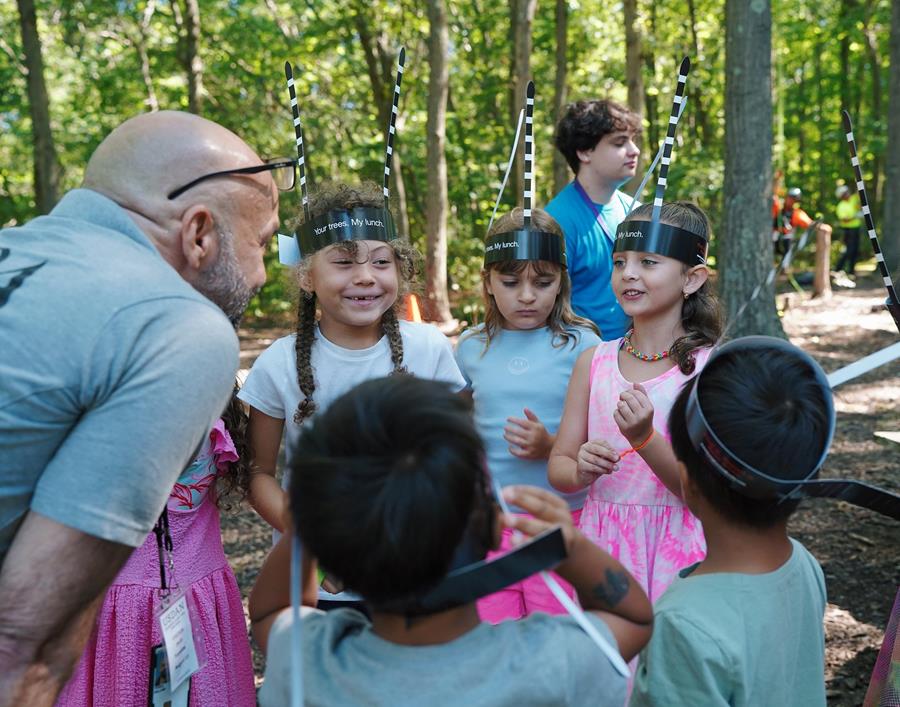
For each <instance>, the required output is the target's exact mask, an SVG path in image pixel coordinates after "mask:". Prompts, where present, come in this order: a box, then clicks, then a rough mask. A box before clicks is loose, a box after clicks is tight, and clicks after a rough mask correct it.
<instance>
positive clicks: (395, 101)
mask: <svg viewBox="0 0 900 707" xmlns="http://www.w3.org/2000/svg"><path fill="white" fill-rule="evenodd" d="M405 63H406V49H405V48H404V47H400V56H399V57H397V80H396V81H395V82H394V94H393V97H392V99H391V117H390V119H389V120H388V132H387V148H386V150H385V154H384V183H383V185H382V189H383V191H384V208H385V209H387V208H388V206H389V203H390V197H391V192H390V188H389V187H388V180H389V178H390V176H391V161H392V160H393V158H394V134H395V133H396V132H397V106H399V105H400V82H401V81H402V80H403V65H404V64H405Z"/></svg>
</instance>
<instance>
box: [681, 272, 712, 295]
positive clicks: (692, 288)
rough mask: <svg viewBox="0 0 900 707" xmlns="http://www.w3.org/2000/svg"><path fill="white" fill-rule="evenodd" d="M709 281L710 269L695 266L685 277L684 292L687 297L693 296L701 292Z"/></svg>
mask: <svg viewBox="0 0 900 707" xmlns="http://www.w3.org/2000/svg"><path fill="white" fill-rule="evenodd" d="M708 279H709V268H708V267H706V266H705V265H695V266H694V267H692V268H690V269H689V270H688V271H687V274H686V275H685V281H684V288H683V291H684V293H685V294H686V295H692V294H694V293H695V292H696V291H697V290H699V289H700V288H701V287H703V285H704V284H705V283H706V281H707V280H708Z"/></svg>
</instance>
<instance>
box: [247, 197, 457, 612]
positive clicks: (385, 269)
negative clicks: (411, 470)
mask: <svg viewBox="0 0 900 707" xmlns="http://www.w3.org/2000/svg"><path fill="white" fill-rule="evenodd" d="M383 207H384V195H383V192H382V189H381V187H378V186H377V185H375V184H372V183H365V184H362V185H360V186H356V187H353V186H348V185H343V184H340V185H336V186H332V187H326V188H323V189H321V190H320V191H319V192H318V193H317V194H314V195H312V197H311V199H310V205H309V219H308V223H307V219H304V220H303V221H301V224H300V225H301V228H302V227H303V225H304V223H306V224H307V225H309V224H312V225H315V224H317V223H320V222H321V223H322V227H323V228H325V229H327V227H328V226H329V225H333V224H332V223H331V222H329V220H328V219H329V217H330V216H332V215H334V218H335V219H336V220H337V222H338V223H340V221H341V220H342V221H345V222H346V221H349V219H350V218H351V217H352V215H353V214H354V213H359V212H361V211H362V210H368V211H366V212H365V213H369V214H375V216H377V219H378V220H379V221H388V220H389V219H390V214H389V213H388V212H387V210H386V209H384V208H383ZM375 216H373V217H372V218H370V219H369V220H376V218H375ZM340 230H341V229H340V228H335V229H330V230H326V234H330V233H332V232H335V233H338V232H340ZM375 235H379V233H378V232H376V231H373V236H372V237H373V238H374V236H375ZM379 237H381V236H379ZM385 237H388V236H385ZM317 248H318V249H316V250H310V251H306V252H304V253H303V259H302V260H301V261H300V263H299V264H298V266H297V279H298V282H299V285H300V289H301V297H300V304H299V309H298V312H297V331H296V333H295V334H291V335H289V336H286V337H283V338H281V339H278V340H277V341H276V342H275V343H273V344H272V345H271V346H270V347H269V348H268V349H266V350H265V351H264V352H263V353H262V354H261V355H260V357H259V358H258V359H257V361H256V363H255V364H254V365H253V369H252V370H251V371H250V375H249V376H248V377H247V380H246V382H245V384H244V387H243V388H242V390H241V394H240V397H241V400H243V401H244V402H246V403H247V404H248V405H250V442H251V446H252V451H253V463H254V474H253V476H252V477H251V481H250V494H251V495H250V502H251V504H252V505H253V507H254V508H255V509H256V510H257V512H259V514H260V515H261V516H262V517H263V518H264V519H265V520H266V521H268V522H269V524H270V525H272V526H273V527H274V528H275V529H276V530H278V531H284V526H283V524H282V523H283V519H284V518H285V517H286V508H287V496H286V494H285V492H284V491H282V489H281V487H279V484H278V482H277V481H276V479H275V471H276V462H277V459H278V452H279V447H280V444H281V440H282V436H286V438H287V442H288V444H287V445H286V449H287V463H286V464H287V467H290V464H291V461H292V459H293V454H294V452H293V445H292V444H291V442H293V441H294V439H295V438H296V436H297V433H298V432H299V430H300V428H301V425H303V424H305V423H306V422H307V421H308V420H309V419H310V418H311V416H312V415H313V414H314V413H315V412H317V411H319V410H323V409H325V408H326V407H327V406H328V405H329V404H330V403H331V401H333V400H334V399H335V398H337V397H338V396H340V395H341V394H342V393H344V392H346V391H347V390H349V389H350V388H352V387H353V386H354V385H355V384H357V383H359V382H361V381H364V380H367V379H370V378H377V377H381V376H385V375H388V374H391V373H400V372H409V373H410V374H413V375H415V376H419V377H421V378H433V379H437V380H442V381H447V382H449V383H451V384H453V385H454V386H455V387H456V388H458V389H461V388H462V387H463V386H464V380H463V378H462V376H461V375H460V373H459V369H458V368H457V366H456V362H455V360H454V358H453V349H452V347H451V345H450V343H449V341H448V340H447V338H446V337H445V336H444V335H443V334H441V332H440V331H438V329H437V328H436V327H435V326H433V325H431V324H420V323H414V322H406V321H398V318H397V313H396V308H397V301H398V296H399V295H400V294H402V293H403V292H404V291H405V290H407V289H408V288H409V287H410V286H411V284H412V282H413V280H414V278H415V274H416V259H417V253H416V252H415V250H414V249H413V248H412V247H411V246H410V245H409V244H408V243H407V242H406V241H404V240H400V239H397V238H392V239H390V240H375V239H372V240H367V239H363V240H337V241H335V242H329V241H324V240H323V241H322V242H320V243H318V244H317ZM317 314H318V318H317ZM283 484H284V487H285V488H286V487H287V476H285V478H284V480H283ZM320 596H321V598H322V599H323V601H330V600H335V601H345V600H348V599H349V597H347V596H346V595H344V594H343V593H340V594H330V593H327V592H324V591H323V592H322V594H321V595H320Z"/></svg>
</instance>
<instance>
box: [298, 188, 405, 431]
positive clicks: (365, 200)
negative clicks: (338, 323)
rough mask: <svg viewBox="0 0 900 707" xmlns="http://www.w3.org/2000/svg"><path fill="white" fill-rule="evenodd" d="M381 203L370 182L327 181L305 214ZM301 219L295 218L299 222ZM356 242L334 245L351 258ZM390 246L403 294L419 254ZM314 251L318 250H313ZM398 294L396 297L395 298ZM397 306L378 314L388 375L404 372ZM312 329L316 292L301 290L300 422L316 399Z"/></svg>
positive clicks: (309, 260) (303, 269) (306, 262)
mask: <svg viewBox="0 0 900 707" xmlns="http://www.w3.org/2000/svg"><path fill="white" fill-rule="evenodd" d="M383 205H384V195H383V192H382V189H381V187H380V186H378V185H377V184H375V183H373V182H363V183H362V184H358V185H349V184H331V185H325V186H324V187H323V188H322V189H320V190H319V191H318V192H317V193H316V194H314V195H313V196H312V197H311V198H310V202H309V217H310V219H314V218H317V217H318V216H321V215H322V214H324V213H326V212H327V211H331V210H337V209H354V208H357V207H368V208H380V207H382V206H383ZM304 220H305V219H302V218H301V219H299V220H298V221H297V222H296V225H297V226H299V225H300V224H302V223H303V221H304ZM358 246H359V244H358V242H356V241H346V242H343V243H338V244H336V246H335V247H337V248H340V249H341V250H345V251H347V253H348V255H349V256H350V257H351V258H354V259H355V258H356V254H357V251H358ZM390 246H391V248H392V249H393V251H394V257H395V258H396V259H397V279H398V280H399V282H400V289H399V292H398V294H399V295H403V294H406V293H407V292H409V291H410V289H411V286H412V283H413V282H414V281H415V278H416V273H417V271H418V261H419V254H418V252H417V251H416V250H415V248H413V247H412V246H411V245H410V244H409V243H408V242H407V241H405V240H400V239H397V240H393V241H390ZM317 252H318V251H317ZM314 256H315V253H311V254H309V255H307V256H304V258H303V259H302V260H301V261H300V263H299V264H298V265H297V275H298V279H302V277H303V275H304V274H306V273H308V272H309V270H310V268H312V264H313V257H314ZM399 300H400V297H399V296H398V298H397V301H398V302H399ZM397 307H398V304H397V302H395V303H394V304H393V306H391V308H390V309H388V310H387V311H386V312H385V313H384V314H383V315H382V316H381V327H382V331H384V335H385V336H386V337H387V340H388V345H389V346H390V350H391V363H392V364H393V366H394V368H393V371H392V375H393V374H396V373H405V372H406V366H404V365H403V339H402V337H401V336H400V322H399V320H398V319H397V311H396V310H397ZM315 330H316V295H315V293H314V292H301V293H300V302H299V305H298V307H297V338H296V340H295V342H294V351H295V354H296V356H295V358H296V365H297V383H298V384H299V386H300V390H301V392H302V393H303V395H304V396H305V397H304V398H303V400H301V401H300V404H299V405H298V406H297V410H296V411H295V412H294V418H293V419H294V422H295V423H297V424H300V423H301V422H303V421H304V420H305V419H306V418H308V417H309V416H310V415H312V414H313V413H314V412H315V411H316V403H315V401H314V400H313V395H314V393H315V391H316V379H315V371H313V368H312V363H311V358H312V347H313V342H314V341H315Z"/></svg>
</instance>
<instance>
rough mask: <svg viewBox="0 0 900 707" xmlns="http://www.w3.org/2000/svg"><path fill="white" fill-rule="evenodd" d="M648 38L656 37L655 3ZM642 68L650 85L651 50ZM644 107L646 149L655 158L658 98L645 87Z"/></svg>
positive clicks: (652, 73)
mask: <svg viewBox="0 0 900 707" xmlns="http://www.w3.org/2000/svg"><path fill="white" fill-rule="evenodd" d="M650 36H651V37H655V36H656V3H655V2H653V3H651V4H650ZM644 66H645V67H646V69H647V76H649V77H650V82H651V83H652V82H653V81H654V79H655V78H656V56H655V55H654V53H653V50H652V49H645V50H644ZM644 105H645V106H646V110H645V111H644V118H645V119H646V120H647V141H648V142H649V145H648V148H649V149H650V150H651V151H652V152H653V154H654V156H655V155H656V151H657V150H658V149H659V128H658V127H657V125H658V121H657V120H656V113H657V105H658V98H657V96H656V95H655V94H652V93H650V92H648V91H647V90H646V87H645V89H644Z"/></svg>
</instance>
